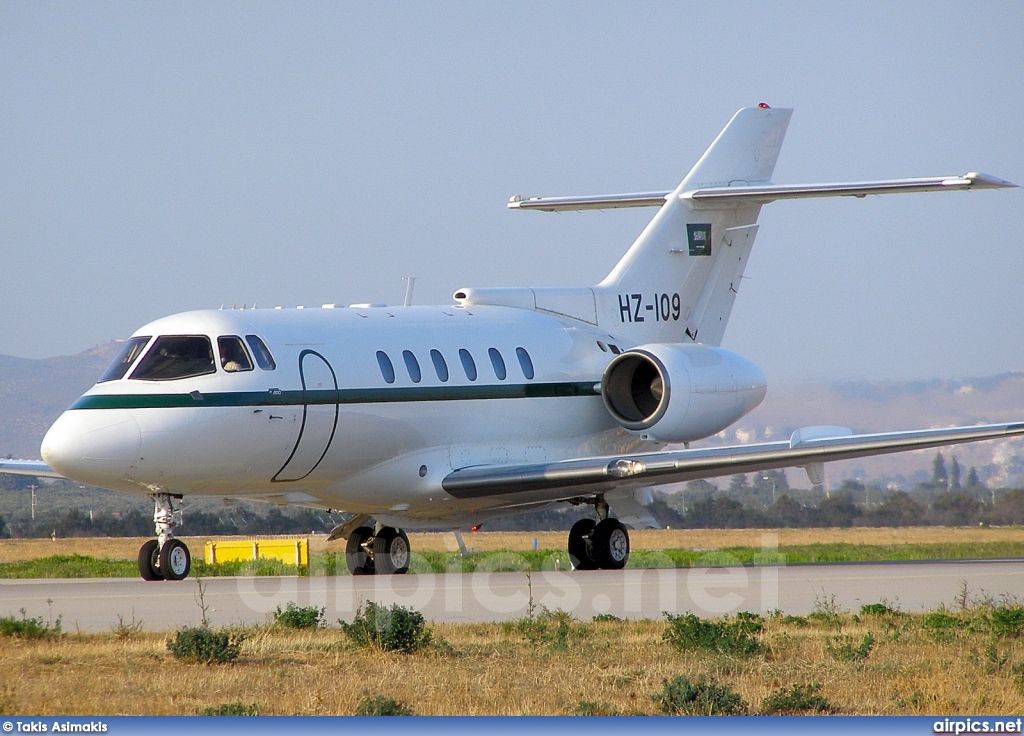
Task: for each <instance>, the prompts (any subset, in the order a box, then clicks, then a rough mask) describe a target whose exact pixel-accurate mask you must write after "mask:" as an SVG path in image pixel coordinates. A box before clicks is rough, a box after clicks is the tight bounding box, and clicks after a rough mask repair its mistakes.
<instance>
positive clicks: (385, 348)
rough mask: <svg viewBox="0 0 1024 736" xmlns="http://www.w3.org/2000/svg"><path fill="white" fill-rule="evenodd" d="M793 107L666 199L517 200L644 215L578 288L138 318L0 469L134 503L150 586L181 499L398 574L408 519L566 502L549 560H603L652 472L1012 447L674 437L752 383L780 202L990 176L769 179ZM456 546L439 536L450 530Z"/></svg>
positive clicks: (621, 541)
mask: <svg viewBox="0 0 1024 736" xmlns="http://www.w3.org/2000/svg"><path fill="white" fill-rule="evenodd" d="M791 114H792V110H791V109H783V108H772V107H769V106H768V105H766V104H764V103H762V104H760V105H758V106H756V107H749V108H744V109H741V110H739V111H738V112H737V113H736V114H735V115H734V116H733V117H732V119H731V120H730V121H729V123H728V124H727V125H726V127H725V128H724V129H723V130H722V132H721V133H720V134H719V135H718V137H717V138H716V139H715V140H714V142H713V143H712V144H711V146H710V147H709V148H708V149H707V151H706V152H705V153H704V154H703V156H701V158H700V159H699V160H698V161H697V163H696V165H695V166H694V167H693V168H692V169H691V170H690V171H689V173H688V174H687V175H686V177H685V178H684V179H683V180H682V182H681V183H680V184H679V185H678V186H677V187H676V188H675V189H672V190H668V191H656V192H642V193H634V194H616V195H608V196H582V197H534V198H524V197H513V198H512V199H511V200H510V201H509V203H508V207H509V208H510V209H514V210H540V211H566V210H589V209H612V208H620V207H655V208H657V212H656V214H655V215H654V217H653V219H652V220H651V221H650V223H649V224H648V225H647V226H646V227H645V228H644V229H643V231H642V232H641V233H640V235H639V236H638V237H637V239H636V240H635V242H634V243H633V244H632V245H631V246H630V248H629V249H628V250H627V251H626V253H625V255H623V256H622V258H621V259H620V260H619V262H618V263H617V264H615V266H614V268H612V270H611V272H610V273H609V274H608V276H607V277H606V278H605V279H604V280H603V281H601V282H600V283H599V284H597V285H596V286H590V287H570V288H462V289H458V290H457V291H456V292H455V293H454V298H453V303H452V304H450V305H442V306H409V305H408V304H407V305H404V306H401V307H395V306H385V305H375V304H352V305H349V306H348V307H344V306H337V305H334V304H325V305H323V306H322V307H321V308H319V309H317V308H307V309H304V308H302V307H298V308H294V309H281V308H279V307H277V308H274V309H243V310H223V309H221V310H205V311H191V312H185V313H181V314H175V315H172V316H169V317H164V318H162V319H158V320H156V321H154V322H150V323H149V324H147V325H144V326H143V327H141V328H140V329H138V330H136V331H135V333H134V334H133V335H132V336H131V337H130V338H129V339H127V340H126V341H125V343H124V345H123V347H122V349H121V351H120V352H119V354H118V355H117V356H116V357H115V358H114V360H113V362H112V363H111V365H110V367H109V368H108V369H107V370H106V371H105V372H104V373H103V375H102V376H100V378H99V380H98V381H97V383H96V384H95V385H94V386H93V387H92V388H90V389H89V390H88V391H87V392H86V393H85V394H84V395H83V396H82V397H81V398H79V399H78V400H77V401H76V402H75V403H74V404H73V405H72V406H71V407H70V408H69V409H68V410H67V411H65V412H64V413H63V414H62V415H61V416H60V417H59V418H58V419H57V421H56V422H54V424H53V426H52V427H51V428H50V429H49V431H48V432H47V433H46V436H45V438H44V439H43V442H42V446H41V448H40V452H41V456H42V458H43V460H42V461H0V472H7V473H18V474H22V475H35V476H43V477H62V478H68V479H72V480H74V481H76V482H79V483H83V484H87V485H93V486H100V487H104V488H109V489H114V490H120V491H127V492H131V493H142V494H146V495H148V496H150V497H151V498H152V499H153V501H154V516H153V521H154V526H155V532H156V538H155V539H151V540H149V541H147V542H146V543H145V544H144V545H143V546H142V548H141V549H140V550H139V560H138V562H139V572H140V574H141V576H142V577H143V578H144V579H146V580H153V581H158V580H182V579H184V578H186V577H187V576H188V574H189V571H190V569H191V555H190V552H189V550H188V547H187V546H186V545H185V544H184V543H183V542H182V541H181V540H179V539H177V538H175V536H174V530H175V528H177V527H178V526H180V524H181V522H182V503H183V501H182V500H183V498H184V497H186V496H202V497H222V498H225V499H254V500H259V501H265V502H270V503H275V504H291V505H299V506H308V507H314V508H319V509H327V510H339V511H342V512H346V513H347V514H350V516H349V517H348V518H347V519H346V521H344V523H342V524H339V525H338V526H337V527H336V528H335V529H334V530H333V531H332V533H331V535H330V539H345V540H346V561H347V566H348V570H349V572H350V573H352V574H353V575H365V574H378V575H381V574H401V573H404V572H406V571H407V570H408V567H409V562H410V555H411V548H410V545H409V539H408V537H407V535H406V531H405V530H430V529H433V530H439V529H443V530H455V531H456V532H457V533H458V531H459V530H461V529H466V528H470V527H473V526H476V525H479V524H481V523H484V522H486V521H488V520H491V519H495V518H498V517H501V516H506V515H510V514H516V513H521V512H524V511H528V510H533V509H538V508H542V507H549V506H552V505H556V504H574V505H580V504H587V505H589V506H592V507H593V512H594V513H593V515H592V516H588V518H585V519H582V520H580V521H578V522H576V524H575V525H574V526H573V527H572V529H571V530H570V532H569V535H568V544H567V546H568V552H569V556H570V559H571V561H572V565H573V567H574V568H575V569H578V570H587V569H598V568H600V569H621V568H623V567H624V566H625V565H626V562H627V560H628V558H629V551H630V540H629V530H628V528H627V525H628V526H629V527H632V528H644V527H649V526H656V523H655V521H654V519H653V517H652V516H651V514H650V512H649V511H648V509H647V508H645V505H646V504H649V503H650V501H651V498H652V496H651V491H650V488H651V486H655V485H660V484H665V483H670V482H679V481H689V480H695V479H700V478H712V477H721V476H725V475H733V474H738V473H751V472H756V471H762V470H768V469H778V468H784V467H802V468H804V469H805V470H806V471H807V474H808V476H809V478H810V480H811V482H812V483H814V484H816V485H818V484H821V483H822V482H823V480H824V464H825V463H826V462H831V461H836V460H843V459H850V458H859V457H866V456H870V455H879V454H885V453H893V452H901V451H905V450H915V449H923V448H932V447H939V446H944V445H950V444H956V443H964V442H974V441H980V440H991V439H1000V438H1009V437H1018V436H1022V435H1024V422H1018V423H1008V424H992V425H983V426H974V427H953V428H949V429H924V430H912V431H900V432H887V433H878V434H860V435H856V434H853V432H852V431H851V430H850V429H848V428H843V427H832V426H818V427H804V428H801V429H798V430H797V431H795V432H794V433H793V434H792V436H791V437H790V438H789V439H788V440H784V441H772V442H764V443H755V444H746V445H739V446H732V447H691V443H693V442H695V441H697V440H701V439H704V438H707V437H711V436H713V435H715V434H717V433H719V432H721V431H723V430H724V429H726V428H727V427H729V426H730V425H732V424H733V423H735V422H736V421H737V420H739V419H740V418H741V417H743V416H745V415H746V414H748V413H749V412H750V411H752V410H753V409H754V408H755V407H756V406H758V404H760V403H761V401H762V399H763V398H764V396H765V392H766V390H767V382H766V378H765V375H764V373H763V372H762V371H761V369H760V368H758V367H757V366H756V365H754V364H753V363H752V362H750V361H749V360H747V359H745V358H743V357H742V356H740V355H738V354H736V353H733V352H730V351H728V350H724V349H722V348H721V347H720V345H721V341H722V336H723V334H724V332H725V328H726V325H727V323H728V320H729V316H730V313H731V311H732V307H733V304H734V302H735V299H736V295H737V292H738V289H739V287H740V284H741V277H742V276H743V271H744V267H745V266H746V263H747V259H748V257H749V255H750V252H751V248H752V246H753V243H754V238H755V236H756V234H757V231H758V225H757V218H758V215H759V213H760V210H761V206H762V205H764V204H767V203H769V202H773V201H776V200H785V199H801V198H809V197H835V196H853V197H865V196H867V195H875V194H894V193H908V192H943V191H962V190H973V189H999V188H1007V187H1015V186H1016V185H1015V184H1012V183H1010V182H1007V181H1004V180H1002V179H998V178H996V177H992V176H988V175H985V174H979V173H968V174H965V175H963V176H945V177H932V178H916V179H891V180H881V181H868V182H853V183H822V184H797V185H791V184H789V185H787V184H774V183H772V181H771V177H772V173H773V170H774V168H775V163H776V160H777V157H778V154H779V150H780V147H781V145H782V141H783V138H784V136H785V133H786V130H787V127H788V125H789V121H790V116H791ZM460 544H461V536H460Z"/></svg>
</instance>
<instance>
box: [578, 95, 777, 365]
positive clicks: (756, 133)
mask: <svg viewBox="0 0 1024 736" xmlns="http://www.w3.org/2000/svg"><path fill="white" fill-rule="evenodd" d="M791 114H792V110H789V109H769V108H763V107H752V108H744V109H742V110H740V111H739V112H737V113H736V114H735V115H734V116H733V118H732V120H730V121H729V124H728V125H726V126H725V129H724V130H723V131H722V132H721V133H719V135H718V137H717V138H716V139H715V140H714V142H713V143H712V144H711V146H710V147H709V148H708V150H707V151H705V153H704V155H703V156H701V157H700V160H699V161H697V164H696V165H695V166H694V167H693V168H692V169H691V170H690V173H689V174H687V175H686V178H685V179H683V181H682V182H681V183H680V184H679V186H678V187H676V189H675V191H673V192H672V193H671V194H669V195H668V196H667V197H665V203H664V204H663V205H662V206H661V208H660V209H659V210H658V214H657V215H655V217H654V219H653V220H651V222H650V223H649V224H648V225H647V227H646V228H644V231H643V232H642V233H641V234H640V236H639V237H638V238H637V239H636V241H635V242H634V243H633V245H632V246H631V247H630V249H629V250H628V251H627V252H626V254H625V255H624V256H623V257H622V259H621V260H620V261H619V262H618V263H617V264H616V266H615V268H613V269H612V271H611V273H609V274H608V276H607V277H606V278H605V279H604V280H603V281H602V282H601V283H600V284H598V286H597V287H595V288H594V297H595V301H596V306H597V313H598V315H597V316H598V322H599V324H601V325H602V326H606V327H607V329H608V330H609V331H611V332H615V333H618V334H622V335H624V336H628V337H630V338H631V339H632V340H635V341H637V342H690V341H692V342H702V343H704V344H708V345H718V344H720V343H721V340H722V335H723V333H724V332H725V326H726V322H727V321H728V319H729V315H730V313H731V312H732V306H733V303H734V301H735V298H736V293H737V290H738V288H739V283H740V278H741V276H742V275H743V269H744V267H745V266H746V262H747V258H748V256H749V255H750V249H751V247H752V246H753V243H754V236H755V235H756V234H757V225H756V224H755V223H756V222H757V216H758V214H759V212H760V210H761V203H759V202H756V201H750V200H743V199H741V200H739V201H735V202H730V201H728V200H727V201H726V202H724V203H720V202H711V203H699V202H697V201H695V200H694V199H692V198H687V197H682V196H680V195H683V194H684V192H691V191H693V190H695V189H700V188H708V187H729V186H747V185H755V184H764V183H767V182H768V181H769V180H770V179H771V176H772V172H773V170H774V169H775V161H776V159H777V158H778V155H779V149H780V147H781V146H782V139H783V137H784V136H785V134H786V128H787V126H788V125H789V119H790V115H791Z"/></svg>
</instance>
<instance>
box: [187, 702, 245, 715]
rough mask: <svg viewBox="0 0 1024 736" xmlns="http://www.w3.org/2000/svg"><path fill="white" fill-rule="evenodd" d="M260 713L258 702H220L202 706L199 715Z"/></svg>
mask: <svg viewBox="0 0 1024 736" xmlns="http://www.w3.org/2000/svg"><path fill="white" fill-rule="evenodd" d="M259 714H260V706H259V703H253V704H251V705H246V704H245V703H241V702H237V701H236V702H234V703H221V704H220V705H216V706H212V707H210V708H203V711H202V712H201V713H200V714H199V715H201V716H258V715H259Z"/></svg>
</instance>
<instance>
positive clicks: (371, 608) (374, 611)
mask: <svg viewBox="0 0 1024 736" xmlns="http://www.w3.org/2000/svg"><path fill="white" fill-rule="evenodd" d="M338 624H340V625H341V630H342V631H344V632H345V634H346V635H347V636H348V637H349V638H350V639H351V640H352V641H353V642H355V643H356V644H358V645H359V646H364V647H366V646H369V647H376V648H377V649H383V650H385V651H389V652H405V653H406V654H410V653H412V652H415V651H418V650H420V649H422V648H423V647H425V646H427V645H428V644H430V639H431V632H430V629H428V628H426V622H425V621H424V619H423V614H422V613H420V612H419V611H414V610H412V609H411V608H404V607H402V606H400V605H398V604H397V603H395V604H393V605H392V606H391V608H385V607H384V606H381V605H378V604H376V603H374V602H373V601H369V602H368V603H367V604H366V607H365V608H363V607H360V608H359V610H357V611H356V615H355V618H354V619H353V620H352V623H350V624H349V623H345V622H344V621H342V620H339V621H338Z"/></svg>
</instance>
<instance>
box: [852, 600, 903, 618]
mask: <svg viewBox="0 0 1024 736" xmlns="http://www.w3.org/2000/svg"><path fill="white" fill-rule="evenodd" d="M860 615H861V616H899V615H900V611H898V610H896V609H895V608H893V607H892V606H890V605H889V604H887V603H868V604H867V605H865V606H861V607H860Z"/></svg>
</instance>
